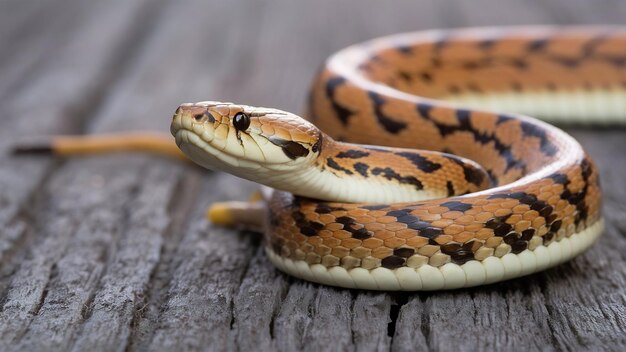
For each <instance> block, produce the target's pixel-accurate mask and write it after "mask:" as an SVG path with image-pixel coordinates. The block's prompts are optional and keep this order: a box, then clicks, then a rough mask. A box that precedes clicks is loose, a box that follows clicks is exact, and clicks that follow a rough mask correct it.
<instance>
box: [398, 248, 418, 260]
mask: <svg viewBox="0 0 626 352" xmlns="http://www.w3.org/2000/svg"><path fill="white" fill-rule="evenodd" d="M413 254H415V249H413V248H405V247H403V248H396V249H394V250H393V255H395V256H398V257H402V258H408V257H410V256H412V255H413Z"/></svg>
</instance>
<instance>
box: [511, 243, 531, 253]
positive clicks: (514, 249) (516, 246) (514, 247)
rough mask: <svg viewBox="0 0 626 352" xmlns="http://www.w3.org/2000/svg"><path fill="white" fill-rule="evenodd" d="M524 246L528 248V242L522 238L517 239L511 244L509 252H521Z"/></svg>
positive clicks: (524, 248)
mask: <svg viewBox="0 0 626 352" xmlns="http://www.w3.org/2000/svg"><path fill="white" fill-rule="evenodd" d="M526 248H528V242H527V241H524V240H518V241H515V242H513V243H512V244H511V252H513V254H519V253H522V252H523V251H525V250H526Z"/></svg>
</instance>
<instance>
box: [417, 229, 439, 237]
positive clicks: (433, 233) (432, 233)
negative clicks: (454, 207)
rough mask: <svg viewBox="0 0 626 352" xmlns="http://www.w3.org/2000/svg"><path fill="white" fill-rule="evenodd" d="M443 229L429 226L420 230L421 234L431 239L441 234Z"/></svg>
mask: <svg viewBox="0 0 626 352" xmlns="http://www.w3.org/2000/svg"><path fill="white" fill-rule="evenodd" d="M442 233H443V230H442V229H440V228H438V227H427V228H425V229H422V230H420V236H422V237H426V238H429V239H434V238H435V237H437V236H439V235H441V234H442Z"/></svg>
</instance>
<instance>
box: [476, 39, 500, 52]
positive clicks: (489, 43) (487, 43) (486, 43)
mask: <svg viewBox="0 0 626 352" xmlns="http://www.w3.org/2000/svg"><path fill="white" fill-rule="evenodd" d="M495 43H496V40H495V39H492V38H490V39H485V40H482V41H480V42H478V47H479V48H481V49H483V50H489V49H491V48H492V47H493V45H494V44H495Z"/></svg>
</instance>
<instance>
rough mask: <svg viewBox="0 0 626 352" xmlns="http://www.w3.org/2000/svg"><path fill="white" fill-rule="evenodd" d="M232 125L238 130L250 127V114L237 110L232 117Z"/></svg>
mask: <svg viewBox="0 0 626 352" xmlns="http://www.w3.org/2000/svg"><path fill="white" fill-rule="evenodd" d="M233 126H235V128H236V129H237V130H239V131H245V130H247V129H248V127H250V116H248V115H247V114H245V113H243V112H238V113H236V114H235V117H234V118H233Z"/></svg>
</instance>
